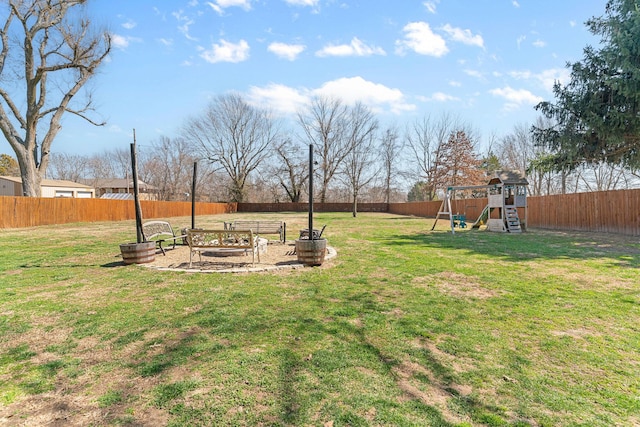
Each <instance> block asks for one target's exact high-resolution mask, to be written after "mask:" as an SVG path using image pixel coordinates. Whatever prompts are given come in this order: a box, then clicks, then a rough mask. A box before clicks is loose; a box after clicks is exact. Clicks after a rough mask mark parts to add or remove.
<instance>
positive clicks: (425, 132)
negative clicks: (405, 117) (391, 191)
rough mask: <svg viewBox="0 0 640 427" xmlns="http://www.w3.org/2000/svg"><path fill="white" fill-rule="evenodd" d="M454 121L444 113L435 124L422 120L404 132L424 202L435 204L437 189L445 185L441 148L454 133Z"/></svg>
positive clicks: (431, 120)
mask: <svg viewBox="0 0 640 427" xmlns="http://www.w3.org/2000/svg"><path fill="white" fill-rule="evenodd" d="M456 128H457V126H456V120H455V119H454V118H453V117H452V116H451V115H450V114H447V113H443V114H442V115H441V116H440V118H439V119H438V120H433V119H432V118H431V117H429V116H425V117H424V118H422V120H416V121H415V122H413V123H412V124H411V125H410V126H409V128H408V129H407V132H406V136H405V139H406V142H407V145H408V146H409V149H410V151H411V153H412V155H413V159H414V161H415V165H416V167H417V176H416V181H422V182H423V183H424V184H423V185H422V187H423V189H424V191H426V197H427V200H434V199H435V198H436V195H437V190H438V188H441V187H442V186H443V185H446V183H445V182H444V181H443V179H442V177H443V174H442V170H441V169H442V167H443V159H442V146H443V145H444V144H445V143H446V142H447V139H448V138H449V135H451V133H452V132H454V131H455V130H456Z"/></svg>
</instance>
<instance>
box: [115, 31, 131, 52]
mask: <svg viewBox="0 0 640 427" xmlns="http://www.w3.org/2000/svg"><path fill="white" fill-rule="evenodd" d="M111 45H112V46H113V47H115V48H116V49H126V48H127V47H129V39H128V38H127V37H125V36H121V35H119V34H111Z"/></svg>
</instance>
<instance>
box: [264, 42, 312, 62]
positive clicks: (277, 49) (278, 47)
mask: <svg viewBox="0 0 640 427" xmlns="http://www.w3.org/2000/svg"><path fill="white" fill-rule="evenodd" d="M305 49H306V46H305V45H303V44H286V43H277V42H276V43H271V44H270V45H269V47H267V50H268V51H269V52H271V53H273V54H275V55H276V56H278V57H280V58H284V59H288V60H289V61H294V60H295V59H296V58H297V57H298V55H300V54H301V53H302V52H304V50H305Z"/></svg>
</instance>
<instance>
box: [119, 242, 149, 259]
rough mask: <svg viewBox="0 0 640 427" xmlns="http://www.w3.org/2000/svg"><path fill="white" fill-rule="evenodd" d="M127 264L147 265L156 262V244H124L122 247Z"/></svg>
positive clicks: (123, 257) (121, 250) (121, 251)
mask: <svg viewBox="0 0 640 427" xmlns="http://www.w3.org/2000/svg"><path fill="white" fill-rule="evenodd" d="M120 253H121V254H122V261H124V263H125V264H145V263H148V262H153V261H155V260H156V242H142V243H123V244H121V245H120Z"/></svg>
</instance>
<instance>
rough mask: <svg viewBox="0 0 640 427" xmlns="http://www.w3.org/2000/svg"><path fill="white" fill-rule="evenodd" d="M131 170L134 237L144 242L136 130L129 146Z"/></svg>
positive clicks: (139, 241)
mask: <svg viewBox="0 0 640 427" xmlns="http://www.w3.org/2000/svg"><path fill="white" fill-rule="evenodd" d="M131 169H132V170H133V203H134V206H135V211H136V237H137V242H138V243H142V242H144V241H145V240H146V239H145V236H144V232H143V231H142V206H140V193H139V189H138V161H137V158H136V130H135V129H134V130H133V143H132V144H131Z"/></svg>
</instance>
